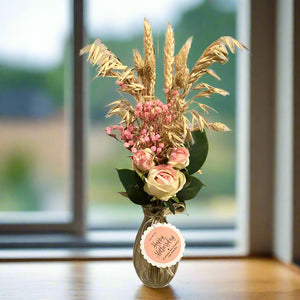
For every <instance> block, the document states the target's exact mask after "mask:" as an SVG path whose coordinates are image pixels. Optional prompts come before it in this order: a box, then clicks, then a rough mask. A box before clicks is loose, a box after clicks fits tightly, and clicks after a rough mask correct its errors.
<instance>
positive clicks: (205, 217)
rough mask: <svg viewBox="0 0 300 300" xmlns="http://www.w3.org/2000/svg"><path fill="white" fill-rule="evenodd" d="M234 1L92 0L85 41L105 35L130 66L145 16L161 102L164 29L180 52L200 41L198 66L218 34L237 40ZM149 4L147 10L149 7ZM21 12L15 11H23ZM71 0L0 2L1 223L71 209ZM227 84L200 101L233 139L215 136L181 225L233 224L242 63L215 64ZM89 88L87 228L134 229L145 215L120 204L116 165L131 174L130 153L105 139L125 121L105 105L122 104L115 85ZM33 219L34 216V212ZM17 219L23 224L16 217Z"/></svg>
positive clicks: (194, 54)
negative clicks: (147, 0) (14, 216)
mask: <svg viewBox="0 0 300 300" xmlns="http://www.w3.org/2000/svg"><path fill="white" fill-rule="evenodd" d="M236 2H237V0H236V1H234V0H230V1H220V0H202V1H200V0H187V1H176V0H173V1H171V0H169V1H153V2H151V9H149V7H145V6H143V1H133V0H132V1H131V0H130V1H126V7H125V2H124V1H116V0H112V1H96V0H94V1H92V0H90V1H86V4H87V6H86V7H87V10H86V12H85V13H86V24H85V28H86V33H87V37H88V42H92V41H93V40H94V39H95V38H100V39H101V40H102V41H103V42H104V43H105V45H106V46H108V47H109V49H110V50H112V52H114V54H116V55H117V56H118V57H119V58H120V60H121V61H122V62H123V63H124V64H125V65H128V66H131V65H133V58H132V49H133V48H137V49H138V50H139V51H140V52H142V50H143V18H144V16H145V17H146V18H147V19H148V21H149V22H150V23H151V24H152V28H153V38H154V43H155V47H156V59H157V60H156V62H157V81H156V96H157V97H158V98H159V99H161V100H164V97H163V47H164V31H165V28H166V26H167V22H170V23H171V24H172V26H173V29H174V33H175V43H176V48H175V50H176V53H177V52H178V51H179V49H180V48H181V46H182V45H183V44H184V42H185V41H186V39H187V38H188V37H190V36H193V37H194V39H193V44H192V48H191V51H190V55H189V60H188V65H189V67H190V68H191V67H192V66H193V65H194V63H195V62H196V61H197V59H198V58H199V56H200V55H201V54H202V52H203V51H204V50H205V48H206V47H207V46H208V45H209V44H211V43H212V42H213V41H215V40H216V39H217V38H219V37H220V36H224V35H230V36H233V37H236V14H237V3H236ZM148 6H149V4H148ZM16 8H18V9H16ZM71 18H72V15H71V1H69V0H63V1H59V0H55V1H48V0H47V1H45V0H44V1H37V0H28V1H19V0H11V1H1V2H0V25H1V28H2V29H1V38H0V138H1V141H0V213H1V214H0V216H4V215H5V213H11V212H20V213H22V212H23V213H24V215H26V214H28V216H29V215H30V214H29V213H30V212H45V213H48V212H55V213H56V214H57V215H59V214H63V213H68V212H69V211H70V210H71V201H70V158H71V154H70V153H71V143H70V125H69V120H70V105H71V97H70V91H71V79H72V64H71V63H72V57H71V53H72V51H71V50H72V49H71V45H72V19H71ZM212 69H213V70H214V71H216V73H217V74H218V75H219V76H220V77H221V79H222V81H218V80H216V79H211V78H208V77H206V76H204V77H203V81H204V82H207V83H209V84H211V85H213V86H217V87H220V88H223V89H225V90H227V91H229V92H230V95H229V96H227V97H222V96H219V95H214V96H212V97H211V98H209V99H205V100H203V102H205V103H206V104H208V105H210V106H212V107H214V108H215V109H216V110H217V111H218V112H219V113H218V114H215V113H212V114H211V116H210V117H211V120H218V121H219V122H222V123H225V124H226V125H227V126H228V127H229V128H231V130H232V132H231V133H215V132H211V133H208V139H209V143H210V151H209V155H208V159H207V161H206V163H205V165H204V167H203V174H202V175H198V176H199V178H200V179H201V180H202V181H203V182H204V183H205V184H206V187H204V188H203V189H202V190H201V192H200V193H199V196H198V197H197V199H193V200H190V201H187V212H188V214H189V216H187V215H183V216H180V217H176V219H174V220H173V219H172V220H171V222H173V223H175V224H179V223H180V224H181V225H183V224H186V225H187V226H195V225H201V224H208V225H210V224H211V225H213V224H230V223H232V222H234V220H235V214H236V211H235V209H236V197H235V175H236V174H235V152H236V138H235V137H236V132H237V130H238V129H237V128H236V126H235V121H236V117H235V116H236V101H238V99H236V57H235V56H234V55H230V61H229V63H228V64H226V65H224V66H221V65H213V66H212ZM88 70H89V72H88V73H89V79H88V80H89V83H88V86H89V91H88V115H89V120H88V124H89V130H88V134H87V136H88V139H87V142H88V154H87V156H88V157H87V162H88V181H87V182H88V185H87V197H88V199H87V203H88V205H87V206H88V207H87V208H88V209H87V211H88V222H89V224H90V226H93V227H97V226H99V227H103V226H104V227H110V226H113V227H118V226H135V224H139V223H140V220H141V208H140V207H139V206H136V205H134V204H132V203H131V202H130V201H129V200H128V199H126V198H123V197H122V196H120V195H119V194H118V193H117V192H119V191H123V188H122V186H121V184H120V182H119V180H118V177H117V173H116V171H115V168H130V166H131V163H130V159H128V155H129V152H127V151H126V150H125V149H124V148H123V147H122V146H121V145H120V144H119V143H116V142H115V140H113V139H111V138H109V137H108V136H106V135H105V131H104V128H105V127H106V126H108V125H113V124H116V123H117V122H118V120H114V119H105V114H106V113H107V107H105V106H106V105H107V104H109V103H110V102H111V101H113V100H117V99H118V98H119V94H118V93H117V91H116V90H117V86H116V85H115V84H114V80H113V79H106V78H105V79H96V80H92V78H93V77H94V75H95V72H94V70H93V69H92V68H91V67H90V66H88ZM31 215H32V214H31ZM15 221H18V220H15Z"/></svg>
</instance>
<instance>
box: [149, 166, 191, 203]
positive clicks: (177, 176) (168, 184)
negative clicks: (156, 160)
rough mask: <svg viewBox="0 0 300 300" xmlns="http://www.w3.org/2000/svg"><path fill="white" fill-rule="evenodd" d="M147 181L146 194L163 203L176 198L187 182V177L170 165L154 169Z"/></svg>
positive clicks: (151, 170)
mask: <svg viewBox="0 0 300 300" xmlns="http://www.w3.org/2000/svg"><path fill="white" fill-rule="evenodd" d="M145 180H146V184H145V186H144V190H145V192H146V193H148V194H149V195H152V196H154V197H156V198H157V199H160V200H163V201H168V200H169V199H170V198H171V197H173V196H175V195H176V193H177V192H178V191H180V190H181V189H182V188H183V186H184V184H185V182H186V179H185V175H184V174H183V173H182V172H180V171H179V170H175V169H173V168H172V167H171V166H169V165H158V166H155V167H152V168H151V169H150V171H149V174H148V177H147V178H146V179H145Z"/></svg>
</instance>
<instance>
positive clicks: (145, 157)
mask: <svg viewBox="0 0 300 300" xmlns="http://www.w3.org/2000/svg"><path fill="white" fill-rule="evenodd" d="M153 159H154V154H153V152H152V151H151V150H150V149H149V148H147V149H145V150H139V151H138V152H136V153H134V154H133V157H132V166H133V169H134V170H136V171H138V172H141V173H146V172H147V171H149V170H150V169H151V167H153V166H154V165H155V164H154V161H153Z"/></svg>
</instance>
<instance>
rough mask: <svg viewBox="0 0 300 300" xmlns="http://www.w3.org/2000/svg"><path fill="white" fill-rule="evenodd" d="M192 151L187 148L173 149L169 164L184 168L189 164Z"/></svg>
mask: <svg viewBox="0 0 300 300" xmlns="http://www.w3.org/2000/svg"><path fill="white" fill-rule="evenodd" d="M189 156H190V152H189V150H188V149H186V148H178V149H172V150H171V153H170V155H169V161H168V164H169V165H171V166H172V167H173V168H177V169H183V168H185V167H186V166H188V165H189V163H190V160H189Z"/></svg>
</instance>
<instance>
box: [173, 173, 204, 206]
mask: <svg viewBox="0 0 300 300" xmlns="http://www.w3.org/2000/svg"><path fill="white" fill-rule="evenodd" d="M186 177H187V178H188V177H189V180H187V182H186V184H185V185H184V187H183V188H182V190H180V191H179V192H178V193H177V194H176V196H177V198H178V199H179V200H180V201H181V202H183V201H185V200H190V199H193V198H194V197H195V196H196V195H197V194H198V192H199V191H200V190H201V188H202V187H203V186H204V185H205V184H204V183H202V182H201V181H200V180H199V179H198V178H196V177H194V176H190V175H188V174H186Z"/></svg>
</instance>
